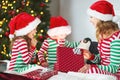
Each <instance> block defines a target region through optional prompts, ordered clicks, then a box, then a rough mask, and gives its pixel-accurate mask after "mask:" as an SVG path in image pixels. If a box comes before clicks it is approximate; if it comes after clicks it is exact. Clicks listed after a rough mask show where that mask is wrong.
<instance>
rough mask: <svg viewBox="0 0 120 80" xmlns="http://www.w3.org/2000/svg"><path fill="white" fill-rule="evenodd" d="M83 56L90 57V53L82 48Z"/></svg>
mask: <svg viewBox="0 0 120 80" xmlns="http://www.w3.org/2000/svg"><path fill="white" fill-rule="evenodd" d="M83 56H84V58H85V59H90V58H91V56H92V54H91V53H90V51H88V50H85V49H83Z"/></svg>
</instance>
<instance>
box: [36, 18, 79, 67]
mask: <svg viewBox="0 0 120 80" xmlns="http://www.w3.org/2000/svg"><path fill="white" fill-rule="evenodd" d="M47 33H48V36H49V37H48V38H47V39H46V40H45V41H44V42H43V44H42V46H41V48H40V50H39V52H38V57H39V60H40V62H41V65H42V66H44V67H48V66H49V67H50V68H52V69H53V68H54V63H56V52H57V51H56V49H57V47H58V46H69V47H74V46H77V45H78V44H79V43H70V42H68V41H65V38H66V37H67V36H68V35H69V34H70V33H71V27H70V25H69V24H68V23H67V21H66V20H65V19H64V18H63V17H61V16H57V17H51V19H50V26H49V30H48V32H47ZM44 53H47V54H48V61H46V60H45V59H44ZM48 64H49V65H48Z"/></svg>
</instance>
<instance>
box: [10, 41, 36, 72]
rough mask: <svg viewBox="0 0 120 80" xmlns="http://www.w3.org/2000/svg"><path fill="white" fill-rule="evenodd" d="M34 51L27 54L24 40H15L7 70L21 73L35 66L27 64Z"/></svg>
mask: <svg viewBox="0 0 120 80" xmlns="http://www.w3.org/2000/svg"><path fill="white" fill-rule="evenodd" d="M33 53H34V50H31V51H30V52H28V46H27V42H26V41H25V40H24V39H16V40H15V42H14V43H13V47H12V57H11V60H10V65H9V70H13V71H17V72H18V73H22V72H23V71H26V70H28V69H30V68H31V69H32V68H33V67H35V66H37V65H36V64H33V65H31V64H29V62H30V60H31V58H32V54H33Z"/></svg>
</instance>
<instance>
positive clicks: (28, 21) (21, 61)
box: [9, 12, 41, 73]
mask: <svg viewBox="0 0 120 80" xmlns="http://www.w3.org/2000/svg"><path fill="white" fill-rule="evenodd" d="M40 22H41V21H40V19H39V18H35V17H33V16H31V15H29V14H28V13H26V12H22V13H20V14H18V15H17V16H15V17H14V18H12V19H11V21H10V23H9V27H10V35H9V37H10V39H12V57H11V60H10V65H9V70H12V71H16V72H18V73H25V72H27V71H31V70H33V69H36V68H37V67H38V66H37V65H36V64H33V65H31V64H29V63H30V61H31V58H32V55H33V53H34V52H35V46H36V44H37V40H36V39H35V38H34V35H35V34H36V27H37V26H38V25H39V24H40ZM39 68H40V67H39Z"/></svg>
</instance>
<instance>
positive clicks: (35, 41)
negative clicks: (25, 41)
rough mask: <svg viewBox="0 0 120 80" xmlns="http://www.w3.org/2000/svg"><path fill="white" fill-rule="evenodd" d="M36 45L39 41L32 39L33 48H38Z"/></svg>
mask: <svg viewBox="0 0 120 80" xmlns="http://www.w3.org/2000/svg"><path fill="white" fill-rule="evenodd" d="M36 44H37V40H36V39H35V38H34V39H32V40H31V45H32V46H36Z"/></svg>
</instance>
